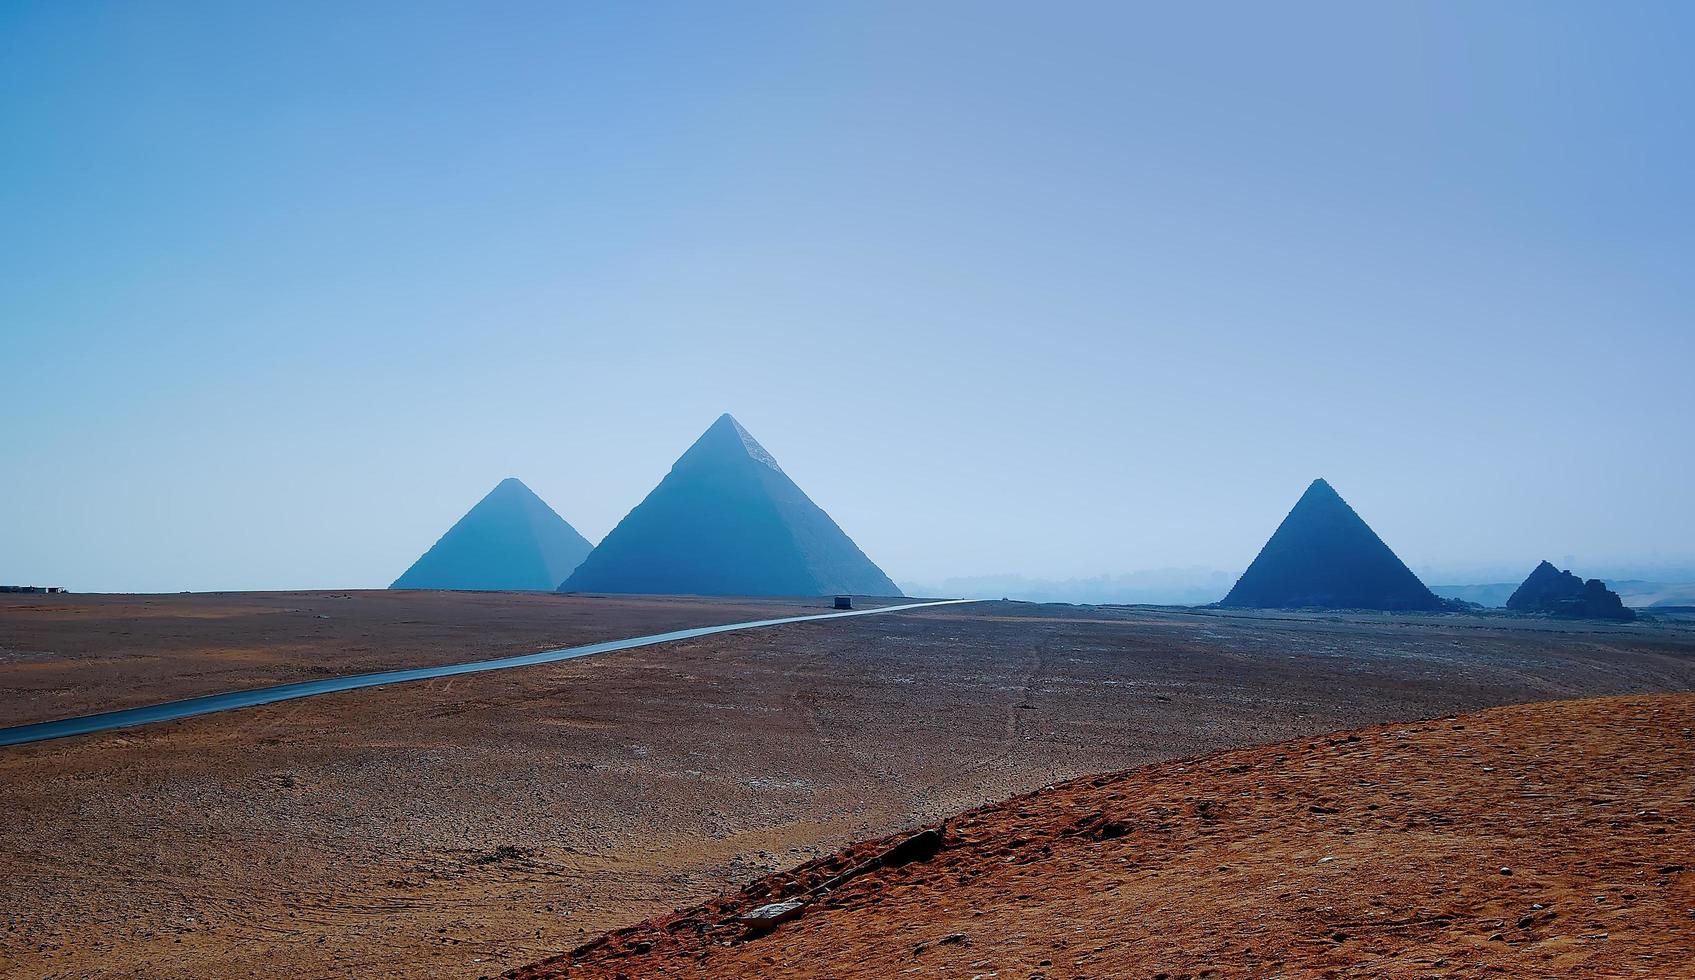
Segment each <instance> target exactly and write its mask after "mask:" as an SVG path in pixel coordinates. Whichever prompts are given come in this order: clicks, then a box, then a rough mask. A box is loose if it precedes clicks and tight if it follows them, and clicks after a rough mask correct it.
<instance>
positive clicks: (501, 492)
mask: <svg viewBox="0 0 1695 980" xmlns="http://www.w3.org/2000/svg"><path fill="white" fill-rule="evenodd" d="M592 547H593V546H592V545H590V544H589V543H588V541H587V540H586V539H585V538H584V537H583V536H582V535H581V534H578V533H577V530H576V528H573V527H572V526H571V525H569V524H567V523H565V519H564V518H562V517H560V516H559V515H558V514H556V513H554V511H553V508H551V507H549V506H548V505H547V504H546V503H544V502H542V499H541V498H540V497H538V496H536V495H535V494H534V493H533V492H531V490H530V488H529V487H526V486H524V484H523V483H522V482H520V481H519V480H516V479H513V478H511V477H508V478H507V479H505V480H502V481H500V484H499V485H498V486H496V487H495V488H494V489H493V490H490V491H489V493H488V496H486V497H484V498H483V499H482V500H481V501H479V502H478V503H477V505H476V506H475V507H472V508H471V509H470V511H468V512H467V513H466V514H465V516H464V517H461V518H460V519H459V522H458V523H457V524H455V525H453V526H452V527H451V528H449V529H448V531H447V533H446V534H444V535H442V536H441V540H440V541H437V542H436V543H435V546H434V547H432V548H430V550H429V551H426V552H424V556H423V557H422V558H419V559H418V560H417V561H416V562H414V563H413V565H412V567H411V568H408V569H407V570H406V574H404V575H402V576H400V577H399V578H397V579H395V580H394V584H393V585H391V586H389V588H391V589H480V590H491V591H493V590H511V591H534V592H551V591H553V590H554V589H556V588H558V587H559V583H560V582H563V581H564V580H565V577H566V576H567V575H570V574H571V572H572V570H574V569H575V568H576V567H577V566H578V565H579V564H580V563H581V562H582V560H583V558H585V557H586V556H587V555H588V553H589V551H590V550H591V549H592Z"/></svg>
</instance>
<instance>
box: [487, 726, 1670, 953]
mask: <svg viewBox="0 0 1695 980" xmlns="http://www.w3.org/2000/svg"><path fill="white" fill-rule="evenodd" d="M1692 826H1695V695H1676V696H1646V697H1645V696H1630V697H1620V698H1606V699H1596V700H1585V701H1563V702H1554V703H1546V704H1535V705H1520V706H1514V707H1507V708H1497V709H1491V710H1487V711H1482V712H1478V713H1475V714H1464V715H1460V716H1457V717H1448V718H1441V719H1435V720H1432V721H1429V722H1423V723H1418V724H1412V725H1401V724H1395V725H1381V726H1372V727H1368V728H1364V729H1358V730H1355V731H1351V732H1346V733H1336V734H1332V735H1326V736H1322V737H1319V738H1309V739H1301V740H1297V741H1294V742H1288V743H1283V744H1280V745H1275V746H1270V747H1264V748H1254V749H1239V750H1233V751H1227V752H1220V753H1215V754H1212V755H1207V756H1203V757H1199V758H1194V759H1187V760H1181V761H1178V762H1167V763H1158V764H1155V765H1151V766H1147V767H1143V768H1140V769H1135V770H1132V771H1129V772H1124V773H1118V774H1115V775H1109V776H1098V777H1085V778H1083V779H1079V780H1074V781H1070V782H1066V783H1062V784H1059V785H1056V786H1050V787H1047V788H1045V789H1043V790H1040V791H1038V792H1035V793H1032V794H1029V795H1026V796H1019V797H1015V798H1013V799H1011V800H1008V801H1006V802H1004V803H1000V804H996V805H992V806H988V807H983V808H980V809H976V810H971V811H967V812H965V813H962V814H960V815H958V816H956V817H953V818H950V819H948V820H946V821H943V822H940V823H938V824H935V825H933V826H931V827H930V828H926V829H925V830H924V831H922V832H920V833H918V834H913V833H903V834H901V835H897V836H894V837H888V838H884V839H882V840H875V841H868V842H864V843H861V844H856V845H854V846H852V847H849V848H847V849H844V850H842V851H840V852H838V853H836V854H833V855H831V856H830V857H828V858H825V859H822V860H819V861H814V862H809V863H807V864H804V865H802V866H800V867H798V868H795V869H792V870H790V871H786V872H783V873H780V874H776V875H771V876H768V877H766V878H762V879H760V880H759V881H756V882H754V883H753V884H751V885H749V886H748V887H746V888H745V889H743V890H742V891H741V892H740V893H738V894H736V895H734V896H730V897H726V898H721V899H718V900H716V901H713V902H710V903H707V904H706V905H703V906H699V907H696V908H691V909H688V910H686V911H682V912H677V913H673V914H671V915H667V916H663V917H661V918H658V919H655V920H652V921H650V922H647V923H644V924H643V925H640V926H637V927H634V928H629V929H623V930H620V931H618V932H616V933H613V934H611V935H610V936H607V937H604V938H602V939H600V940H597V941H596V942H594V943H590V944H587V945H585V946H584V947H583V948H582V949H580V950H579V951H577V952H576V953H574V954H570V955H566V956H563V957H560V958H557V959H553V960H550V961H547V962H544V963H541V964H538V965H536V966H533V967H529V968H525V969H520V970H516V971H513V972H512V973H511V974H510V976H512V977H516V978H521V980H543V978H550V977H570V978H574V980H589V978H635V977H654V978H658V977H668V978H684V977H712V978H736V977H748V978H755V977H758V978H763V977H771V976H784V977H840V978H846V977H895V976H913V977H971V976H975V977H978V978H985V980H986V978H1018V980H1025V978H1031V980H1039V978H1059V977H1070V978H1084V977H1099V978H1106V977H1164V978H1186V977H1237V976H1240V977H1266V976H1361V977H1365V976H1370V977H1430V976H1467V977H1476V976H1501V977H1577V976H1583V977H1687V976H1695V864H1692V863H1691V862H1692V856H1695V835H1692V834H1691V828H1692ZM903 847H904V849H905V850H904V851H903V850H902V848H903ZM797 905H798V907H797ZM757 909H774V910H781V914H780V915H778V916H777V917H778V918H782V917H785V916H794V918H792V919H791V921H787V922H784V923H781V924H778V925H776V926H775V927H774V928H771V927H766V926H764V925H749V924H747V923H746V922H745V921H744V920H746V919H748V918H749V917H750V915H749V914H750V913H752V912H754V911H755V910H757ZM766 914H767V915H770V914H772V913H769V912H768V913H766ZM752 918H755V919H757V918H758V917H757V916H753V917H752Z"/></svg>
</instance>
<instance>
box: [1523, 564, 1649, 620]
mask: <svg viewBox="0 0 1695 980" xmlns="http://www.w3.org/2000/svg"><path fill="white" fill-rule="evenodd" d="M1507 608H1508V609H1513V610H1516V611H1518V612H1535V613H1547V614H1548V615H1550V616H1559V617H1561V618H1564V619H1617V620H1622V621H1628V620H1632V619H1635V618H1636V611H1635V610H1633V609H1631V608H1630V607H1628V606H1626V605H1625V604H1624V600H1622V599H1620V598H1619V597H1618V593H1616V592H1613V591H1611V590H1609V589H1608V588H1607V584H1606V583H1605V582H1603V581H1601V580H1600V579H1598V578H1592V579H1590V580H1589V581H1587V582H1585V581H1584V580H1583V579H1580V578H1578V577H1577V576H1576V575H1573V574H1572V573H1571V572H1562V571H1560V570H1559V569H1558V568H1555V567H1554V566H1553V565H1552V564H1551V563H1549V562H1543V563H1542V564H1540V565H1537V566H1536V568H1535V569H1533V570H1532V571H1531V573H1530V575H1529V576H1528V577H1527V578H1526V579H1525V580H1524V584H1523V585H1520V586H1519V587H1518V589H1517V591H1515V592H1514V593H1513V594H1512V596H1511V597H1510V598H1508V599H1507Z"/></svg>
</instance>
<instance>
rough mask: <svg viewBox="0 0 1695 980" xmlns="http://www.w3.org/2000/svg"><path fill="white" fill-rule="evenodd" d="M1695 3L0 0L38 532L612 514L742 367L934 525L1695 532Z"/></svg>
mask: <svg viewBox="0 0 1695 980" xmlns="http://www.w3.org/2000/svg"><path fill="white" fill-rule="evenodd" d="M1691 36H1695V8H1692V7H1691V6H1690V5H1688V4H1681V3H1667V4H1655V3H1634V2H1633V3H1626V4H1617V5H1614V4H1596V3H1550V2H1540V0H1538V2H1525V3H1510V2H1499V3H1397V4H1353V3H1336V4H1262V3H1253V4H1247V3H1244V4H1160V5H1147V6H1137V5H1132V4H1126V3H1118V2H1114V3H1103V4H1099V5H1086V4H1067V3H1059V4H1055V3H1027V4H1019V5H1005V4H984V3H977V2H971V3H958V4H948V3H922V4H913V3H907V2H898V3H886V4H884V3H843V4H810V3H791V2H774V3H769V4H740V3H678V4H662V3H661V4H650V3H638V4H626V3H599V2H596V3H587V2H583V3H564V2H550V3H535V4H525V3H515V2H503V3H499V4H473V3H468V2H467V3H458V4H431V3H418V2H405V3H394V4H384V3H373V2H365V3H358V4H345V3H280V2H279V3H193V2H168V3H167V2H147V0H137V2H133V3H115V2H114V3H80V2H67V0H49V2H41V3H31V2H25V0H11V2H8V3H6V4H4V5H0V409H3V410H4V413H5V419H4V423H3V425H0V440H3V445H0V450H3V451H0V581H5V582H12V581H24V582H39V583H45V584H62V585H65V586H69V587H71V588H74V589H82V590H103V589H112V590H176V589H214V588H281V587H312V586H324V587H353V586H381V585H385V584H386V583H387V582H388V581H389V580H391V579H392V578H393V577H394V576H395V575H397V574H399V572H400V571H402V570H403V569H404V568H406V566H407V565H408V564H409V563H410V562H411V561H412V560H413V559H414V558H416V557H417V556H418V554H419V553H421V552H422V551H423V550H424V549H425V548H426V547H428V546H429V545H430V544H431V543H432V542H433V541H434V540H435V538H436V537H437V536H438V535H439V534H440V533H441V532H442V531H443V530H444V529H445V528H446V527H447V525H448V524H450V523H451V522H452V521H453V520H454V519H456V518H457V517H458V516H459V515H460V514H461V513H462V512H463V511H464V510H465V509H466V508H467V507H469V506H470V505H471V504H472V503H474V502H475V501H476V500H477V499H478V498H479V497H480V496H481V495H482V494H483V493H485V492H486V491H487V490H488V489H489V488H490V487H492V486H493V485H494V484H495V483H496V481H498V480H499V479H501V478H502V477H505V476H508V475H516V476H518V477H520V478H522V479H523V480H525V481H526V482H528V483H529V484H530V485H531V486H532V487H533V488H534V489H535V490H536V491H537V492H538V493H540V494H541V495H542V496H543V497H544V498H545V499H546V500H547V501H549V502H550V503H551V504H553V506H554V507H555V508H556V509H557V510H559V511H560V513H561V514H563V515H564V516H565V517H566V519H567V520H569V521H571V522H572V523H574V524H575V525H576V526H577V527H578V528H579V529H581V530H582V531H583V533H584V534H586V535H587V536H589V537H590V538H591V539H598V538H599V537H600V536H601V535H602V534H604V533H605V532H606V531H607V530H608V529H609V528H610V527H611V526H612V525H613V524H614V523H616V521H617V520H618V519H619V518H620V517H621V516H623V514H624V513H625V512H626V511H628V510H629V508H630V507H632V506H633V505H634V504H635V503H636V502H637V501H638V500H639V499H640V498H641V496H642V495H643V494H645V493H646V492H647V490H648V489H650V488H651V487H652V485H653V484H654V483H655V482H656V481H657V480H658V478H659V477H660V476H661V475H662V474H663V473H664V471H665V470H666V468H667V467H669V465H670V463H671V461H672V460H673V459H674V458H675V457H676V455H677V454H678V453H680V452H681V451H682V450H683V449H684V448H685V447H686V446H687V445H688V444H689V442H690V441H691V440H692V439H693V438H694V437H695V436H696V435H697V434H698V433H699V431H700V430H701V429H703V428H705V426H706V425H708V424H709V423H710V422H711V421H712V420H713V419H714V418H715V417H716V416H717V415H718V414H719V413H720V412H723V411H726V410H727V411H731V412H734V413H735V414H736V416H737V417H738V418H739V419H740V420H741V421H742V422H743V423H744V424H745V425H746V426H747V427H748V428H749V429H750V430H751V431H752V432H753V433H754V434H755V435H756V436H757V437H758V438H759V439H760V440H761V441H762V442H764V444H765V445H766V446H767V447H768V448H769V449H770V450H771V451H772V452H773V453H774V454H775V455H776V456H777V458H778V459H779V460H780V461H781V462H782V464H783V466H784V468H785V469H786V470H787V471H788V472H789V473H790V474H791V475H792V476H794V477H795V479H796V480H797V482H799V483H800V485H801V486H802V487H803V488H805V489H806V490H808V491H809V492H810V493H811V495H812V496H813V497H814V499H816V500H817V501H818V503H819V504H820V505H821V506H823V507H824V508H825V509H826V510H828V511H830V513H831V514H833V515H834V516H835V517H836V518H837V520H838V521H839V522H840V523H841V524H842V525H843V526H844V527H845V528H846V529H847V531H848V532H849V534H851V535H852V536H853V537H854V538H855V539H856V540H857V541H858V542H859V543H860V544H861V545H862V546H863V547H864V548H865V550H866V551H867V552H868V553H869V554H870V555H871V556H872V557H873V558H874V559H875V560H876V561H878V562H879V563H881V564H882V565H883V567H884V568H885V569H887V570H888V572H889V573H890V574H891V575H892V576H894V577H895V578H896V579H897V580H900V581H913V580H920V581H922V580H931V581H933V580H937V579H939V578H942V577H945V576H949V575H968V574H980V573H993V572H1020V573H1024V574H1029V575H1044V576H1046V575H1071V574H1078V575H1082V574H1096V573H1102V572H1122V571H1130V570H1135V569H1145V568H1159V567H1166V566H1205V567H1213V568H1220V569H1227V570H1230V571H1238V570H1240V569H1241V568H1242V567H1243V566H1245V565H1246V563H1247V562H1248V561H1249V560H1250V559H1251V558H1252V557H1253V555H1254V553H1255V552H1256V551H1257V549H1258V548H1259V546H1260V545H1261V544H1262V543H1263V541H1264V539H1265V537H1266V536H1267V535H1268V534H1269V532H1270V531H1271V529H1272V527H1273V526H1274V525H1275V524H1276V522H1277V521H1278V520H1279V519H1280V518H1281V517H1282V516H1283V514H1284V512H1285V511H1286V510H1287V509H1288V507H1289V506H1290V504H1291V503H1293V501H1294V499H1295V498H1296V496H1298V495H1299V494H1300V492H1301V490H1302V489H1303V488H1304V487H1305V486H1306V484H1307V482H1308V481H1309V480H1311V479H1312V478H1313V477H1315V476H1320V475H1322V476H1325V477H1327V478H1329V479H1330V481H1331V482H1332V483H1333V484H1334V485H1335V486H1336V487H1337V489H1338V490H1339V491H1340V492H1341V493H1342V494H1343V495H1344V496H1345V497H1347V498H1348V499H1349V500H1350V501H1351V502H1352V503H1353V504H1355V506H1356V507H1357V508H1358V509H1359V510H1360V511H1361V512H1362V514H1363V515H1364V516H1365V517H1366V518H1367V520H1369V521H1371V522H1372V523H1373V524H1374V526H1376V527H1377V528H1378V530H1379V531H1380V532H1381V533H1382V534H1383V536H1384V537H1385V538H1386V539H1387V540H1388V541H1389V543H1390V544H1391V545H1392V546H1394V547H1395V548H1396V549H1397V550H1398V551H1400V553H1401V554H1402V555H1403V557H1405V558H1406V559H1407V560H1408V562H1409V563H1410V564H1412V565H1414V566H1415V567H1416V568H1428V567H1437V568H1441V569H1460V570H1464V569H1471V568H1484V567H1490V568H1493V567H1496V566H1505V567H1515V568H1516V567H1519V566H1522V567H1523V568H1524V569H1525V570H1528V568H1529V566H1530V564H1532V563H1533V562H1534V561H1535V560H1536V559H1538V558H1541V557H1544V556H1548V557H1553V558H1555V559H1556V560H1560V559H1561V558H1562V557H1563V556H1566V555H1573V556H1575V557H1576V558H1577V561H1578V567H1579V570H1580V571H1581V570H1583V564H1584V563H1585V562H1589V563H1608V564H1617V563H1621V562H1636V563H1644V562H1648V563H1651V562H1656V561H1665V562H1670V561H1678V562H1686V561H1689V560H1691V559H1695V507H1692V506H1691V488H1692V487H1695V452H1691V448H1690V440H1691V421H1692V419H1695V323H1692V317H1695V276H1692V275H1691V273H1690V266H1691V259H1692V257H1695V249H1692V245H1695V180H1692V177H1691V174H1695V159H1692V156H1695V153H1692V150H1695V113H1692V112H1691V111H1690V106H1691V104H1692V102H1695V67H1692V66H1695V59H1690V58H1689V57H1688V55H1687V51H1686V48H1687V43H1688V39H1689V38H1690V37H1691Z"/></svg>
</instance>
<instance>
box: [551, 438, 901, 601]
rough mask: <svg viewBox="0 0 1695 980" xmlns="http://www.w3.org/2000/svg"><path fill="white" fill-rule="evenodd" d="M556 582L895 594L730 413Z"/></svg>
mask: <svg viewBox="0 0 1695 980" xmlns="http://www.w3.org/2000/svg"><path fill="white" fill-rule="evenodd" d="M559 589H560V591H561V592H638V593H651V594H666V595H762V596H777V595H783V596H789V595H804V596H813V595H831V594H854V595H878V596H898V595H900V594H901V593H900V589H898V588H896V587H895V583H893V582H891V581H890V580H889V577H888V576H887V575H884V574H883V570H882V569H880V568H878V567H877V566H876V565H874V564H872V563H871V559H869V558H867V557H865V553H864V552H863V551H860V550H859V546H858V545H855V544H854V543H853V541H852V540H851V539H850V538H849V537H848V536H847V535H846V534H844V533H843V532H842V529H841V528H840V527H838V526H836V522H835V521H833V520H831V519H830V515H829V514H826V513H824V511H823V510H821V509H819V507H818V505H817V504H815V503H813V502H812V501H811V500H810V499H809V498H808V497H807V496H806V494H805V493H803V492H802V491H801V489H800V487H797V486H795V484H794V481H793V480H790V479H789V478H788V476H787V475H786V474H785V473H784V472H783V471H782V469H781V468H780V467H778V466H777V461H776V460H775V459H773V458H772V457H771V454H770V453H768V452H766V451H765V447H763V446H761V445H760V444H759V443H758V442H756V441H755V440H754V438H753V436H751V435H749V434H748V431H747V430H746V429H744V428H742V427H741V424H740V423H739V422H737V421H736V420H735V419H734V418H731V417H730V416H729V415H728V414H725V415H722V416H720V417H719V418H718V421H716V422H714V423H712V426H711V427H710V428H708V429H707V430H706V432H705V434H703V435H702V436H701V437H700V438H699V439H697V440H695V444H694V445H693V446H690V447H689V450H688V452H686V453H684V454H683V455H682V457H681V458H679V459H678V460H677V462H676V464H675V465H673V466H672V467H671V472H670V473H668V474H666V476H665V479H663V480H661V481H659V485H658V486H657V487H654V488H653V492H651V493H649V494H648V495H647V498H646V499H645V500H643V501H642V502H641V503H640V504H637V505H636V509H635V510H632V511H630V513H629V515H628V516H627V517H625V518H624V519H623V520H622V521H620V522H619V523H618V526H617V527H615V528H613V529H612V533H611V534H608V535H607V536H606V540H604V541H602V542H601V543H600V546H599V547H598V548H596V549H595V550H594V551H593V553H591V554H590V555H589V556H588V558H587V559H585V560H584V561H583V563H582V565H581V566H579V567H578V568H577V570H576V571H575V572H573V573H572V574H571V577H570V578H568V579H566V580H565V584H563V585H561V586H560V587H559Z"/></svg>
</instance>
